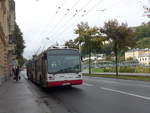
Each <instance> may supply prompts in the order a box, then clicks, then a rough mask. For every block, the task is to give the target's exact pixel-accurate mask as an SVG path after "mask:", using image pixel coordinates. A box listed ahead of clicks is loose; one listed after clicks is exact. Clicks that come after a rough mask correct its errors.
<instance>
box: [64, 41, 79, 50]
mask: <svg viewBox="0 0 150 113" xmlns="http://www.w3.org/2000/svg"><path fill="white" fill-rule="evenodd" d="M65 46H66V47H68V48H75V49H79V45H78V44H76V43H75V42H74V40H69V41H66V42H65Z"/></svg>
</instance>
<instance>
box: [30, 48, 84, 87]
mask: <svg viewBox="0 0 150 113" xmlns="http://www.w3.org/2000/svg"><path fill="white" fill-rule="evenodd" d="M28 68H30V72H28V78H29V79H31V80H32V81H33V82H35V83H37V84H39V85H41V86H43V87H56V86H64V85H70V86H71V85H80V84H82V83H83V80H82V74H81V58H80V53H79V51H78V50H77V49H71V48H48V49H47V50H46V51H44V52H43V53H41V54H40V55H38V56H34V58H33V60H32V61H30V63H29V65H28Z"/></svg>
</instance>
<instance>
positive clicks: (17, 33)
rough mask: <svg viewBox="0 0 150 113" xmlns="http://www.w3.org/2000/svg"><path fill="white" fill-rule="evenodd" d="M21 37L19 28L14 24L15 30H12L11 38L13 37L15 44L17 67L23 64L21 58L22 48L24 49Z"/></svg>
mask: <svg viewBox="0 0 150 113" xmlns="http://www.w3.org/2000/svg"><path fill="white" fill-rule="evenodd" d="M22 35H23V34H22V32H21V30H20V28H19V26H18V25H17V23H16V24H15V30H14V33H13V37H14V43H15V44H16V47H15V53H16V56H17V60H18V62H19V65H21V66H22V65H23V63H24V58H23V55H22V54H23V51H24V48H25V45H24V40H23V36H22Z"/></svg>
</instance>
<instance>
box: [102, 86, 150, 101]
mask: <svg viewBox="0 0 150 113" xmlns="http://www.w3.org/2000/svg"><path fill="white" fill-rule="evenodd" d="M100 88H101V89H103V90H107V91H112V92H117V93H120V94H124V95H130V96H134V97H138V98H142V99H145V100H150V97H146V96H141V95H137V94H133V93H128V92H124V91H120V90H115V89H110V88H105V87H100Z"/></svg>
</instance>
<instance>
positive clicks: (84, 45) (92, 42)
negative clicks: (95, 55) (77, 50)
mask: <svg viewBox="0 0 150 113" xmlns="http://www.w3.org/2000/svg"><path fill="white" fill-rule="evenodd" d="M75 34H78V37H77V38H76V39H75V43H76V44H78V45H80V47H81V52H82V54H84V55H85V54H88V56H89V74H91V53H92V52H96V51H100V49H101V47H102V40H103V39H102V38H101V37H100V34H99V29H98V28H97V27H89V25H88V23H83V22H81V23H80V24H78V25H77V29H75Z"/></svg>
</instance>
